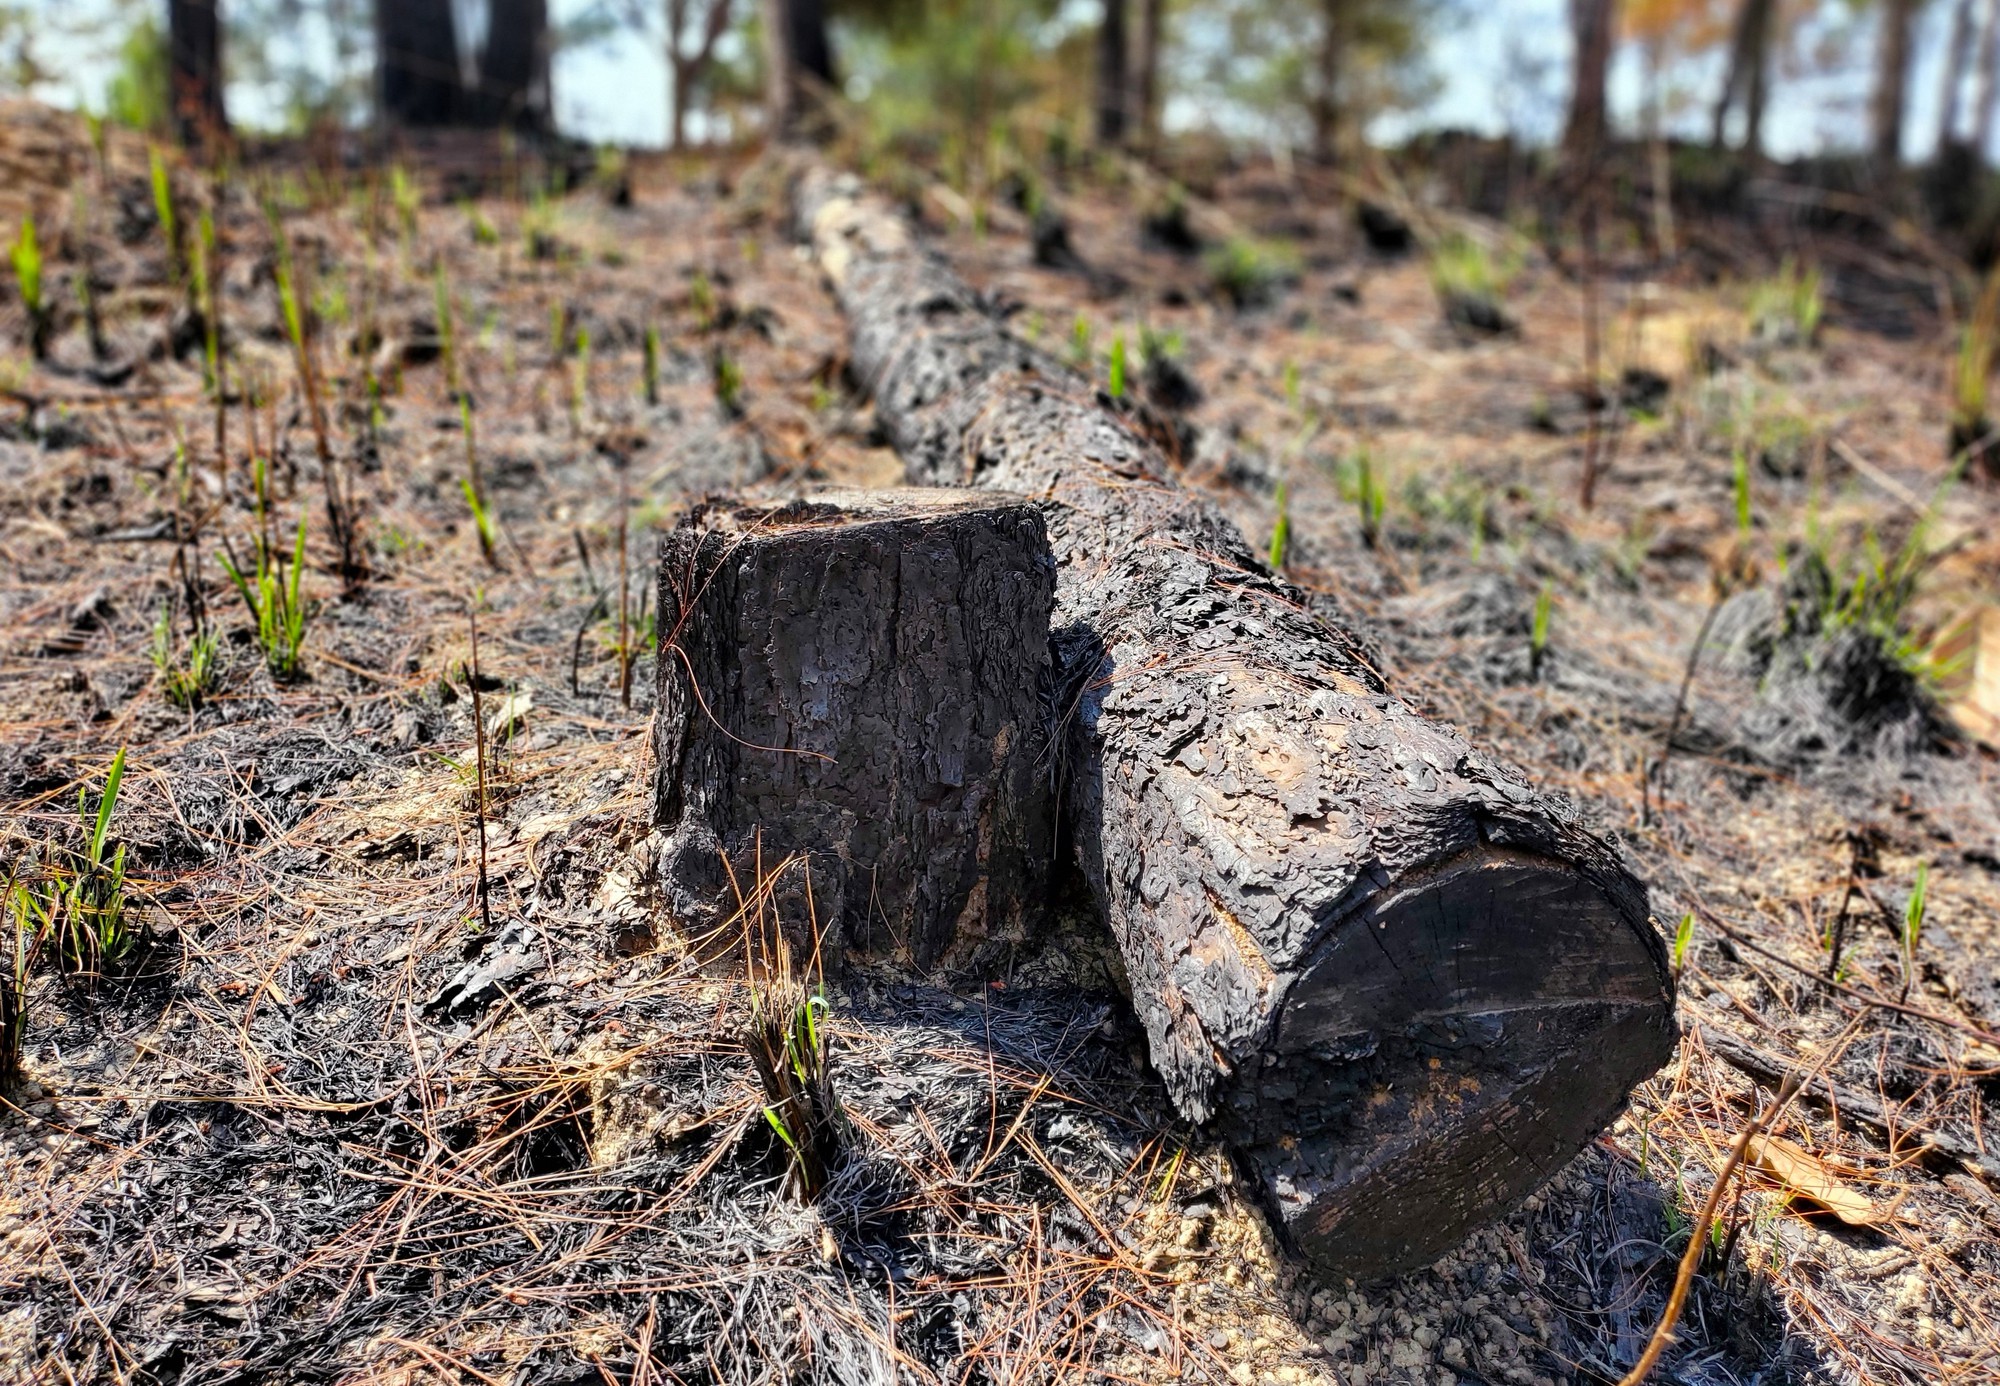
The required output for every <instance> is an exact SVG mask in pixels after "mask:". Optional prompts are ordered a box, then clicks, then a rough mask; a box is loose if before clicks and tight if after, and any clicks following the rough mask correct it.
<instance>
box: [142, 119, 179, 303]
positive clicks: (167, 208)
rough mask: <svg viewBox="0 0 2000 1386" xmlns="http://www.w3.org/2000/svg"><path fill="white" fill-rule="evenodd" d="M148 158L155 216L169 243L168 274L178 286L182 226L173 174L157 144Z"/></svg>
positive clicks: (148, 150) (147, 151) (151, 148)
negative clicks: (176, 207)
mask: <svg viewBox="0 0 2000 1386" xmlns="http://www.w3.org/2000/svg"><path fill="white" fill-rule="evenodd" d="M146 158H147V161H148V163H149V164H150V166H151V171H152V183H153V214H154V215H155V216H156V217H158V218H159V219H160V236H161V238H162V239H164V240H165V241H166V243H167V273H168V274H169V275H170V276H172V278H173V281H174V283H176V284H178V283H180V282H181V225H180V219H179V217H178V215H177V214H176V212H175V209H174V178H173V174H172V172H171V171H170V170H169V169H168V168H167V159H166V155H164V154H162V153H161V152H160V146H158V145H157V144H155V145H151V146H149V147H148V148H147V150H146Z"/></svg>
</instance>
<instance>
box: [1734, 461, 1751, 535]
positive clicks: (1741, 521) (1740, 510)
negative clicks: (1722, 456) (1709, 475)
mask: <svg viewBox="0 0 2000 1386" xmlns="http://www.w3.org/2000/svg"><path fill="white" fill-rule="evenodd" d="M1730 486H1731V489H1732V491H1733V492H1734V494H1735V498H1736V532H1737V533H1738V534H1740V535H1742V536H1744V537H1745V538H1748V537H1749V536H1750V532H1751V529H1752V527H1753V525H1754V522H1755V520H1756V515H1755V513H1754V511H1753V510H1752V507H1751V497H1750V458H1749V456H1748V455H1747V454H1746V453H1745V452H1744V451H1743V449H1742V447H1741V446H1740V445H1739V446H1738V447H1737V449H1736V458H1735V470H1734V474H1733V476H1732V478H1731V481H1730Z"/></svg>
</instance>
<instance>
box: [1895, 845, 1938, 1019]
mask: <svg viewBox="0 0 2000 1386" xmlns="http://www.w3.org/2000/svg"><path fill="white" fill-rule="evenodd" d="M1930 892H1931V864H1930V863H1929V862H1927V861H1920V862H1918V863H1917V878H1916V880H1915V882H1914V883H1913V884H1912V885H1911V886H1910V898H1909V899H1908V900H1907V901H1905V902H1904V904H1903V931H1902V936H1901V942H1902V945H1903V994H1904V995H1905V996H1907V995H1909V992H1910V986H1911V984H1912V983H1913V982H1914V981H1915V980H1916V975H1917V944H1918V943H1919V942H1920V941H1921V940H1922V939H1923V934H1924V914H1925V911H1927V910H1928V909H1929V908H1930Z"/></svg>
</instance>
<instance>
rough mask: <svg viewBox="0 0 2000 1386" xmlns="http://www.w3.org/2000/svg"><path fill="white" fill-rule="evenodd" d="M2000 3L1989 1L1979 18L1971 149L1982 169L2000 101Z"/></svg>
mask: <svg viewBox="0 0 2000 1386" xmlns="http://www.w3.org/2000/svg"><path fill="white" fill-rule="evenodd" d="M1996 19H2000V0H1987V3H1986V5H1985V8H1984V9H1983V10H1982V11H1981V12H1980V17H1979V42H1978V45H1977V46H1978V50H1979V67H1978V75H1977V83H1978V85H1977V87H1976V88H1975V90H1976V91H1977V92H1978V95H1976V96H1975V97H1973V101H1972V148H1973V151H1974V152H1975V153H1977V154H1978V156H1979V160H1980V163H1981V165H1982V166H1983V165H1984V163H1985V161H1986V159H1987V157H1988V152H1987V141H1988V140H1989V139H1990V138H1991V137H1992V134H1993V104H1994V99H1995V98H1996V97H2000V89H1996V86H1995V77H1996V75H2000V24H1996V23H1995V20H1996Z"/></svg>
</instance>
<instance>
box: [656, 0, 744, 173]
mask: <svg viewBox="0 0 2000 1386" xmlns="http://www.w3.org/2000/svg"><path fill="white" fill-rule="evenodd" d="M729 14H730V0H708V10H707V13H706V14H704V15H703V17H702V26H701V36H700V38H699V39H698V40H697V42H696V44H695V46H694V47H693V48H687V47H685V46H684V45H683V42H682V40H683V39H684V38H685V36H686V31H687V22H688V0H667V65H668V67H669V68H670V69H671V71H672V72H673V86H674V89H673V91H672V92H671V93H670V94H669V95H670V103H669V107H668V123H667V136H668V143H669V145H670V146H671V147H672V148H674V149H683V148H686V146H687V113H688V110H689V98H690V97H691V96H692V95H693V92H694V84H695V83H696V82H699V81H700V80H701V78H702V74H703V73H705V72H707V71H708V65H709V63H710V62H712V61H714V59H715V46H716V45H717V44H718V43H720V42H721V41H722V36H723V34H724V33H726V32H727V31H728V29H729Z"/></svg>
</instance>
